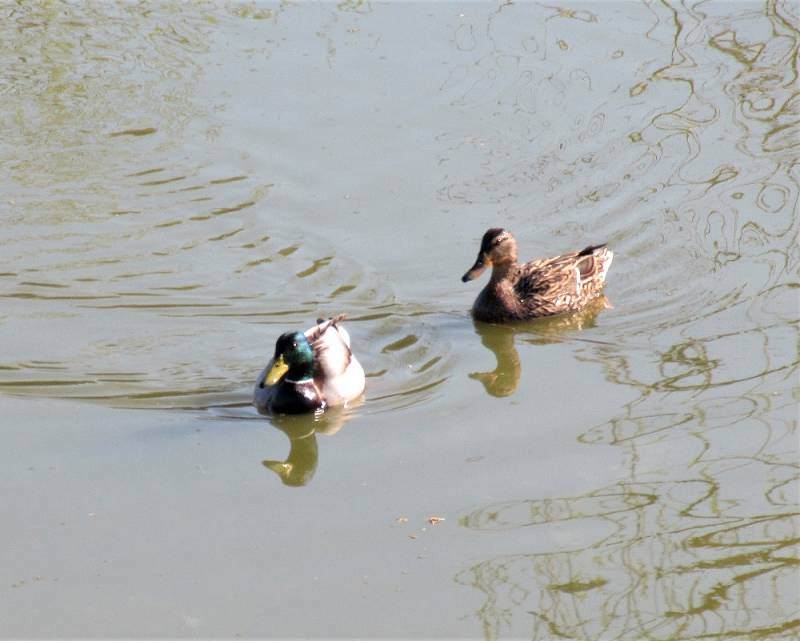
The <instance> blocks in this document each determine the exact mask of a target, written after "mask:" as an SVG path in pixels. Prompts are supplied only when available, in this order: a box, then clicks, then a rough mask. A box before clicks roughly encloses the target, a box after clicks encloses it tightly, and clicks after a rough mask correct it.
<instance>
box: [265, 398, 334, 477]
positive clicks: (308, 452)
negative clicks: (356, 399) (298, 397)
mask: <svg viewBox="0 0 800 641" xmlns="http://www.w3.org/2000/svg"><path fill="white" fill-rule="evenodd" d="M347 419H348V414H347V413H345V411H344V410H337V409H332V410H330V411H328V412H325V413H324V414H323V413H317V414H302V415H297V416H288V415H279V416H273V417H272V423H273V424H274V425H275V427H277V428H278V429H279V430H281V431H282V432H283V433H284V434H286V436H288V437H289V455H288V456H287V457H286V460H285V461H279V460H272V459H266V460H264V461H261V464H262V465H263V466H264V467H266V468H267V469H268V470H272V471H273V472H275V474H277V475H278V476H279V477H280V479H281V481H283V484H284V485H289V486H292V487H300V486H303V485H307V484H308V483H309V482H310V481H311V479H312V478H313V477H314V473H315V472H316V471H317V461H318V460H319V455H318V452H317V433H320V434H335V433H336V432H338V431H339V430H340V429H341V427H342V425H344V424H345V422H346V421H347Z"/></svg>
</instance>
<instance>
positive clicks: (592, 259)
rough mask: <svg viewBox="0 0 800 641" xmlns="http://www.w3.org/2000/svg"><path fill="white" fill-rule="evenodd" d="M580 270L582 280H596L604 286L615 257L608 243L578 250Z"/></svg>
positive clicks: (578, 266)
mask: <svg viewBox="0 0 800 641" xmlns="http://www.w3.org/2000/svg"><path fill="white" fill-rule="evenodd" d="M578 259H579V260H578V264H577V268H578V272H579V276H580V280H581V281H595V283H596V284H597V285H599V286H601V287H602V284H603V282H604V281H605V279H606V274H607V273H608V269H609V267H611V261H612V260H613V259H614V252H612V251H611V250H610V249H609V248H608V245H607V243H603V244H601V245H589V246H588V247H586V249H582V250H581V251H579V252H578Z"/></svg>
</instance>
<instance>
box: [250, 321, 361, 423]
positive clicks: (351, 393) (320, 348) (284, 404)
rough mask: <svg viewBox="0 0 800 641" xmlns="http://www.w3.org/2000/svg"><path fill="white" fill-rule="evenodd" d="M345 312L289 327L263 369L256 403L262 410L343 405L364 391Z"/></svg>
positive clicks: (290, 410)
mask: <svg viewBox="0 0 800 641" xmlns="http://www.w3.org/2000/svg"><path fill="white" fill-rule="evenodd" d="M343 318H344V314H342V315H339V316H336V317H335V318H331V319H329V320H327V321H325V320H322V319H320V320H318V321H317V324H316V325H314V326H313V327H311V328H310V329H308V330H306V331H305V332H286V333H285V334H282V335H281V337H280V338H278V342H277V343H276V344H275V354H274V356H273V357H272V360H271V361H270V362H269V364H268V365H267V367H266V368H265V369H264V370H263V371H262V372H261V374H259V376H258V380H257V381H256V387H255V390H254V392H253V404H254V405H255V406H256V409H258V411H259V412H260V413H262V414H267V413H278V414H298V413H301V412H313V411H317V410H324V409H325V408H327V407H333V406H337V405H345V404H346V403H347V402H348V401H351V400H353V399H355V398H358V397H359V396H361V394H362V392H363V391H364V385H365V377H364V370H363V369H362V367H361V364H360V363H359V362H358V360H357V359H356V357H355V356H354V355H353V352H352V350H351V349H350V335H349V334H348V333H347V330H345V329H344V327H341V326H340V325H339V322H340V321H341V320H342V319H343Z"/></svg>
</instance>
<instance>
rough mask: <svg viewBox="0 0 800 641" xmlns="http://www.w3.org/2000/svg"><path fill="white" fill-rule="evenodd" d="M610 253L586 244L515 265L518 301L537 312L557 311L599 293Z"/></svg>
mask: <svg viewBox="0 0 800 641" xmlns="http://www.w3.org/2000/svg"><path fill="white" fill-rule="evenodd" d="M612 256H613V254H611V251H610V250H609V249H608V248H607V247H606V246H605V245H590V246H589V247H586V248H585V249H583V250H581V251H579V252H572V253H570V254H563V255H561V256H553V257H552V258H544V259H541V260H534V261H531V262H529V263H525V264H524V265H520V266H519V272H518V274H517V280H516V282H515V284H514V289H515V291H516V293H517V296H518V297H519V299H520V301H521V302H522V304H523V305H524V306H526V307H527V308H529V309H532V310H534V311H535V312H536V313H537V314H541V315H545V314H558V313H559V312H563V311H566V310H568V309H572V308H575V307H578V306H580V305H581V304H583V303H585V302H586V301H587V300H588V299H589V298H593V297H594V296H595V295H596V294H598V293H599V291H600V289H602V287H603V281H604V280H605V274H606V271H608V267H609V265H610V264H611V257H612Z"/></svg>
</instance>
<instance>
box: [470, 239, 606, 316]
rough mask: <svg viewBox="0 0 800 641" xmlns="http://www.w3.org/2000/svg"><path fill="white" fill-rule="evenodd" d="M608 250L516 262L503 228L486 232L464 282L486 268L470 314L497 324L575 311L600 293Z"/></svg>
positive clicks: (601, 248) (513, 243)
mask: <svg viewBox="0 0 800 641" xmlns="http://www.w3.org/2000/svg"><path fill="white" fill-rule="evenodd" d="M613 257H614V254H613V252H612V251H611V250H610V249H608V247H606V246H605V245H594V246H589V247H587V248H586V249H583V250H582V251H579V252H572V253H570V254H564V255H563V256H554V257H552V258H543V259H540V260H533V261H531V262H529V263H524V264H522V265H520V264H519V263H517V243H516V241H515V240H514V237H513V236H512V235H511V234H510V233H509V232H507V231H505V230H503V229H497V228H496V229H490V230H488V231H487V232H486V233H485V234H484V236H483V240H482V241H481V249H480V251H479V252H478V259H477V260H476V261H475V264H474V265H473V266H472V268H471V269H470V270H469V271H468V272H467V273H466V274H464V277H463V278H462V280H463V281H464V282H466V281H468V280H472V279H473V278H475V277H477V276H478V275H479V274H480V273H481V272H483V270H484V269H486V268H487V267H489V266H491V267H492V276H491V278H490V279H489V283H488V284H487V285H486V287H484V288H483V290H482V291H481V293H480V294H479V295H478V298H477V299H476V300H475V304H474V305H473V307H472V314H473V316H474V317H475V318H476V319H477V320H482V321H488V322H503V321H516V320H526V319H531V318H538V317H540V316H552V315H554V314H561V313H565V312H572V311H576V310H578V309H581V308H582V307H584V306H585V305H586V304H588V303H589V302H590V301H592V300H593V299H594V298H596V297H597V296H599V295H600V293H601V292H602V289H603V284H604V282H605V278H606V273H607V272H608V268H609V267H610V266H611V261H612V259H613Z"/></svg>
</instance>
